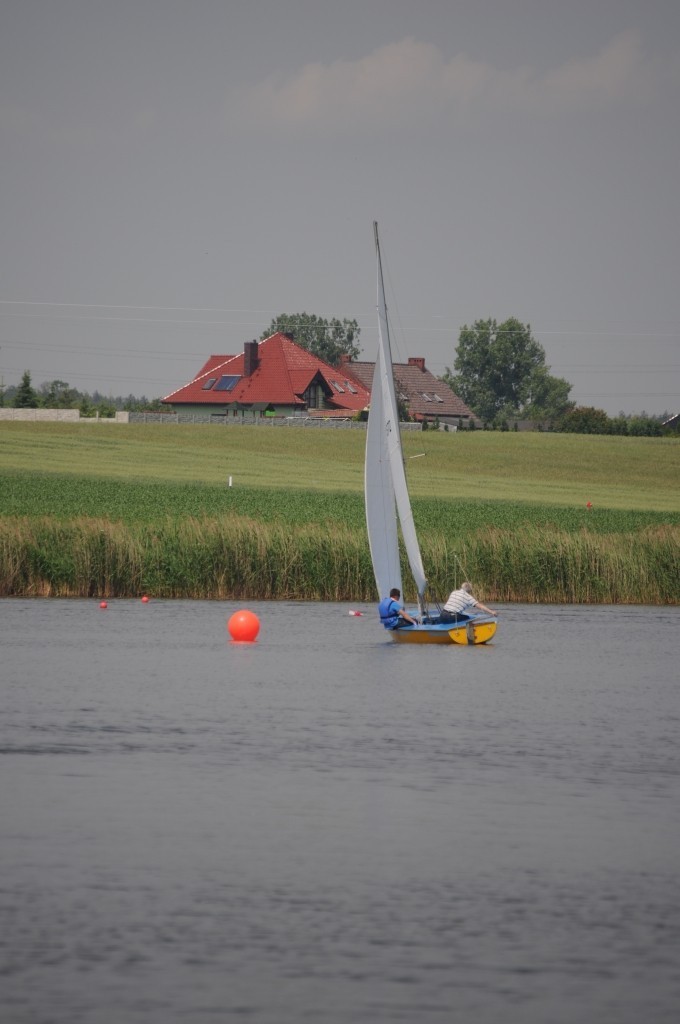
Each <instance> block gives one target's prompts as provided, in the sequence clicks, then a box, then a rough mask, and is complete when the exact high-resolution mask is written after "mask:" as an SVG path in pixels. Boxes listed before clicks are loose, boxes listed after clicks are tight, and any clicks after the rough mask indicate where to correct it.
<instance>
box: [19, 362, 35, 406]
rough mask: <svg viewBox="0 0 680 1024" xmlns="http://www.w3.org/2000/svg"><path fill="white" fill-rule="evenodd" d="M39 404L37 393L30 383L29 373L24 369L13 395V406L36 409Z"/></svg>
mask: <svg viewBox="0 0 680 1024" xmlns="http://www.w3.org/2000/svg"><path fill="white" fill-rule="evenodd" d="M39 404H40V403H39V402H38V395H37V393H36V391H35V389H34V387H33V385H32V384H31V374H30V373H29V371H28V370H25V371H24V375H23V377H22V378H21V381H20V382H19V387H18V388H17V390H16V394H15V396H14V408H15V409H37V408H38V405H39Z"/></svg>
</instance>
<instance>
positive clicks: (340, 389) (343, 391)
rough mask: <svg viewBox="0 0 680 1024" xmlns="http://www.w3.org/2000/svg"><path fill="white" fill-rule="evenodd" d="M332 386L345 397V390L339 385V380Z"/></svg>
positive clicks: (334, 381)
mask: <svg viewBox="0 0 680 1024" xmlns="http://www.w3.org/2000/svg"><path fill="white" fill-rule="evenodd" d="M331 384H332V385H333V387H334V388H335V390H336V391H337V392H338V394H340V395H344V393H345V389H344V388H341V387H340V385H339V384H338V382H337V380H332V381H331Z"/></svg>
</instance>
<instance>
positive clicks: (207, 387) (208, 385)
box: [203, 377, 217, 391]
mask: <svg viewBox="0 0 680 1024" xmlns="http://www.w3.org/2000/svg"><path fill="white" fill-rule="evenodd" d="M216 380H217V377H208V379H207V381H206V382H205V384H204V385H203V391H210V389H211V387H212V386H213V384H214V383H215V381H216Z"/></svg>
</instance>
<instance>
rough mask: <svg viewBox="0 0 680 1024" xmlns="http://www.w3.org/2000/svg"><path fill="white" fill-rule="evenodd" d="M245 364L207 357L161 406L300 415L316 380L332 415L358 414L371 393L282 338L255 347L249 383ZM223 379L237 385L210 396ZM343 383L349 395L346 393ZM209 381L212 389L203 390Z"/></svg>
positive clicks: (240, 360)
mask: <svg viewBox="0 0 680 1024" xmlns="http://www.w3.org/2000/svg"><path fill="white" fill-rule="evenodd" d="M247 344H250V343H247ZM245 362H246V357H245V353H243V352H242V353H241V354H240V355H235V356H219V355H213V356H210V358H209V359H208V361H207V362H206V363H205V365H204V366H203V367H202V368H201V370H200V372H199V373H198V374H197V376H196V377H194V379H193V380H192V381H190V382H189V383H188V384H185V385H184V387H181V388H178V390H177V391H173V392H172V393H171V394H169V395H167V396H166V397H165V398H164V399H163V402H166V403H168V404H169V405H205V406H226V405H239V406H249V405H250V406H252V405H253V404H255V403H259V404H267V405H278V406H291V407H298V408H300V409H304V408H305V405H306V403H305V400H304V398H303V395H304V393H305V391H306V390H307V388H308V387H309V385H310V384H311V383H312V382H313V381H315V380H316V381H317V382H318V383H320V384H321V387H322V389H323V391H324V393H325V396H326V402H327V403H329V404H330V407H331V408H332V409H339V410H346V411H348V412H357V411H359V410H361V409H365V408H366V406H367V405H368V404H369V402H370V389H368V388H366V387H365V386H364V385H363V384H362V383H361V382H360V381H357V380H355V379H354V378H353V377H349V378H348V374H347V373H346V372H345V367H344V366H341V367H340V369H335V368H334V367H332V366H329V364H328V363H324V362H323V360H321V359H317V357H316V356H313V355H312V354H311V352H307V350H306V349H303V348H300V346H299V345H296V344H295V342H294V341H291V339H290V338H289V337H288V336H287V335H285V334H280V333H277V334H272V335H271V337H269V338H265V340H264V341H261V342H259V344H258V345H257V366H256V368H255V369H254V370H253V372H252V373H251V374H250V376H248V377H246V376H244V371H245ZM223 376H224V377H236V378H238V379H237V380H236V381H235V382H234V383H233V387H231V389H230V390H228V391H224V390H215V385H219V382H220V378H221V377H223ZM348 379H349V380H350V382H351V385H352V388H353V390H350V389H349V387H347V380H348ZM210 380H213V384H212V385H210V386H208V382H209V381H210ZM230 383H231V382H230Z"/></svg>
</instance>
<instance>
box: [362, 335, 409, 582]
mask: <svg viewBox="0 0 680 1024" xmlns="http://www.w3.org/2000/svg"><path fill="white" fill-rule="evenodd" d="M380 363H381V358H380V350H379V349H378V357H377V359H376V361H375V370H374V373H373V386H372V389H371V411H370V413H369V417H368V429H367V431H366V464H365V467H364V493H365V499H366V528H367V530H368V543H369V547H370V549H371V560H372V562H373V574H374V576H375V582H376V586H377V588H378V597H379V598H381V599H382V598H383V597H387V596H388V594H389V592H390V590H391V589H392V588H393V587H398V588H399V590H401V567H400V564H399V539H398V535H397V510H396V505H395V499H394V488H393V486H392V470H391V468H390V457H389V454H388V451H387V445H386V443H385V440H386V435H385V430H384V427H383V420H384V417H383V396H382V377H381V373H380Z"/></svg>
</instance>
